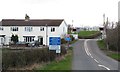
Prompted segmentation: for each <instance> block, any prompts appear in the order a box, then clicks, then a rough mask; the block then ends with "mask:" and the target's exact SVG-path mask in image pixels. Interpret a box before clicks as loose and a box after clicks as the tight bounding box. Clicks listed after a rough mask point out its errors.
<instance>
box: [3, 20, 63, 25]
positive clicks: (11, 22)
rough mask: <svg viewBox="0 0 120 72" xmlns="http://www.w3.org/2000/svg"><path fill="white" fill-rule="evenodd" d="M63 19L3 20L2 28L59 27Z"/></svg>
mask: <svg viewBox="0 0 120 72" xmlns="http://www.w3.org/2000/svg"><path fill="white" fill-rule="evenodd" d="M62 21H63V19H38V20H34V19H32V20H28V21H25V20H24V19H3V20H2V26H46V24H47V26H59V25H60V24H61V23H62Z"/></svg>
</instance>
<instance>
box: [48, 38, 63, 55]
mask: <svg viewBox="0 0 120 72" xmlns="http://www.w3.org/2000/svg"><path fill="white" fill-rule="evenodd" d="M60 45H61V38H60V37H49V50H56V53H61V48H60Z"/></svg>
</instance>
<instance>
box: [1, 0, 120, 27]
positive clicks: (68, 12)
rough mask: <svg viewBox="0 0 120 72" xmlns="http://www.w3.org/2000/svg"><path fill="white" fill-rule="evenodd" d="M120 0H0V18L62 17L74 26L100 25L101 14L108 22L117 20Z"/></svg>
mask: <svg viewBox="0 0 120 72" xmlns="http://www.w3.org/2000/svg"><path fill="white" fill-rule="evenodd" d="M119 1H120V0H0V20H2V19H24V18H25V14H28V15H29V16H30V19H64V20H65V21H66V23H67V24H73V26H74V27H80V26H101V25H102V24H103V14H104V13H105V16H106V17H108V18H109V21H110V22H112V21H113V22H117V21H118V2H119Z"/></svg>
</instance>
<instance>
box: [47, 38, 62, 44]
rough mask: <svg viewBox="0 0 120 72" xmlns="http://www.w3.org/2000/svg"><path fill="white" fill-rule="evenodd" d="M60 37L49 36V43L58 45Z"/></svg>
mask: <svg viewBox="0 0 120 72" xmlns="http://www.w3.org/2000/svg"><path fill="white" fill-rule="evenodd" d="M60 44H61V39H60V37H49V45H60Z"/></svg>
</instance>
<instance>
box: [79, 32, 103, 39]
mask: <svg viewBox="0 0 120 72" xmlns="http://www.w3.org/2000/svg"><path fill="white" fill-rule="evenodd" d="M99 35H101V33H100V31H80V32H79V33H78V37H79V38H82V39H91V38H95V37H97V36H99Z"/></svg>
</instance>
